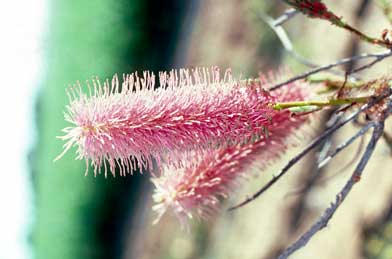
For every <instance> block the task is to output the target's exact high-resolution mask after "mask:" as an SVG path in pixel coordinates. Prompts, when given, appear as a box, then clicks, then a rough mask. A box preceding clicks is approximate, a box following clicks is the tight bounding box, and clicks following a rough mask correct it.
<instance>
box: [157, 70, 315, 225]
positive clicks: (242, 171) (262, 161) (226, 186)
mask: <svg viewBox="0 0 392 259" xmlns="http://www.w3.org/2000/svg"><path fill="white" fill-rule="evenodd" d="M260 81H261V82H264V84H267V83H268V81H269V80H268V79H267V78H266V77H262V78H260ZM272 94H273V95H274V98H276V100H279V101H282V102H285V101H294V100H303V99H304V97H305V96H308V93H307V92H306V91H305V89H304V88H303V85H301V84H299V83H292V84H289V85H287V86H285V87H282V88H281V89H279V90H277V91H275V92H273V93H272ZM306 120H307V118H306V117H293V116H292V114H291V113H290V112H289V111H287V110H286V111H276V112H275V113H274V114H272V115H271V125H270V126H269V127H268V133H267V132H266V134H264V135H261V136H260V138H258V139H256V140H250V141H249V143H248V144H237V145H233V146H229V147H226V148H219V149H217V150H211V149H210V150H208V151H207V152H205V153H204V154H203V155H199V156H196V158H194V159H193V160H189V162H188V164H187V165H185V167H184V168H173V167H171V166H166V167H165V168H164V170H163V172H162V174H161V175H160V176H159V177H155V178H153V179H152V181H153V183H154V185H155V187H156V189H155V192H154V195H153V198H154V201H155V202H156V205H154V207H153V209H154V210H155V211H156V212H157V213H158V217H157V219H156V221H155V223H156V222H158V221H159V219H160V218H161V217H162V215H163V214H164V213H165V212H166V211H167V210H169V209H171V210H173V211H174V213H175V214H176V215H177V216H178V218H179V219H180V221H181V222H183V223H184V222H186V219H187V218H192V217H193V215H196V216H198V217H201V218H208V217H209V216H211V215H213V214H215V213H216V212H217V211H218V210H219V208H220V200H221V199H226V198H227V197H228V196H229V195H230V194H231V193H232V192H233V191H234V190H236V189H238V186H239V184H240V182H241V179H243V178H244V177H245V178H246V177H248V176H249V174H247V171H249V170H248V169H250V168H251V167H256V168H257V169H259V170H263V169H264V168H265V167H267V166H268V165H269V164H271V163H272V162H273V161H275V160H276V159H277V158H279V156H280V155H281V154H283V153H284V151H285V150H286V149H287V146H288V145H293V144H296V142H299V141H298V140H299V138H298V134H296V132H295V131H296V130H297V129H298V128H300V127H301V126H302V125H303V124H304V122H305V121H306ZM190 159H191V158H190Z"/></svg>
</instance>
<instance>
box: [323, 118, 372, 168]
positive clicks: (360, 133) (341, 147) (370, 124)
mask: <svg viewBox="0 0 392 259" xmlns="http://www.w3.org/2000/svg"><path fill="white" fill-rule="evenodd" d="M371 127H373V124H372V123H368V124H366V126H364V127H363V128H361V129H360V130H359V131H358V132H357V133H356V134H355V135H354V136H352V137H351V138H349V139H348V140H346V141H345V142H343V143H342V144H340V145H339V146H338V147H337V148H336V149H335V150H334V151H333V152H332V153H330V154H329V155H328V156H326V157H325V158H324V159H323V161H321V162H320V163H319V164H318V168H319V169H320V168H322V167H324V166H325V165H326V164H327V163H328V162H329V161H330V160H331V159H332V158H334V157H335V156H336V155H337V154H339V153H340V152H341V151H342V150H343V149H345V148H346V147H348V146H349V145H351V144H352V143H353V142H354V141H355V140H356V139H357V138H359V137H361V136H363V135H364V134H365V133H366V132H367V131H368V130H369V129H370V128H371Z"/></svg>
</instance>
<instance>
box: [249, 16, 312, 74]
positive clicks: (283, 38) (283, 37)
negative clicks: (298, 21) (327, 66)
mask: <svg viewBox="0 0 392 259" xmlns="http://www.w3.org/2000/svg"><path fill="white" fill-rule="evenodd" d="M256 15H257V16H258V17H259V18H260V20H262V21H263V22H265V23H266V24H267V25H268V26H269V27H270V28H271V29H272V30H273V31H274V32H275V34H276V36H277V37H278V38H279V40H280V42H281V43H282V45H283V48H284V49H285V50H286V51H287V53H289V54H290V55H291V56H292V57H293V58H294V59H296V60H297V61H298V62H299V63H301V64H304V65H305V66H308V67H310V68H315V67H318V66H319V65H317V64H314V63H312V62H311V61H309V60H307V59H306V58H305V57H303V56H302V55H300V54H298V53H297V52H296V51H295V50H294V46H293V43H292V42H291V40H290V38H289V36H288V35H287V33H286V31H285V30H284V29H283V27H282V26H280V25H277V24H279V23H277V22H276V21H277V20H274V19H273V18H272V17H270V16H269V15H267V14H265V13H262V12H257V14H256ZM278 19H279V18H278Z"/></svg>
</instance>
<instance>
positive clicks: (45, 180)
mask: <svg viewBox="0 0 392 259" xmlns="http://www.w3.org/2000/svg"><path fill="white" fill-rule="evenodd" d="M325 2H326V3H327V4H328V5H329V6H330V7H331V9H332V10H333V11H335V12H336V13H337V14H340V15H343V16H344V17H345V18H346V19H347V20H348V21H350V23H351V24H354V25H355V26H356V27H359V28H361V30H364V31H366V32H367V33H369V34H371V35H380V33H381V31H382V30H383V29H385V28H390V23H389V21H388V19H387V18H386V17H385V15H384V14H383V9H382V8H380V5H378V4H377V3H381V2H383V3H386V4H388V1H384V0H380V1H368V0H346V1H338V0H329V1H325ZM389 4H390V3H389ZM3 6H4V8H1V9H2V10H1V11H0V21H1V22H0V28H1V32H2V34H3V36H4V37H3V40H2V41H1V43H0V44H1V46H2V47H1V48H0V57H1V59H0V66H1V68H2V71H3V73H2V75H3V78H2V82H3V87H2V97H3V98H2V100H1V102H0V106H1V108H0V112H1V118H2V123H1V127H0V137H1V143H2V144H3V149H2V152H3V154H2V155H1V159H2V172H3V173H2V175H3V177H2V181H0V202H1V205H2V209H1V213H0V229H1V231H0V258H4V259H8V258H11V259H14V258H15V259H17V258H38V259H41V258H44V259H53V258H56V259H57V258H59V259H62V258H64V259H68V258H69V259H71V258H138V259H150V258H151V259H152V258H167V259H169V258H173V259H198V258H200V259H201V258H203V259H226V258H227V259H229V258H244V259H268V258H274V256H276V255H277V254H278V253H279V251H281V250H282V249H284V248H285V247H287V246H288V245H289V244H291V243H292V242H293V241H294V240H295V239H296V238H297V237H298V236H299V235H300V234H301V233H303V232H304V230H305V229H306V228H308V227H309V226H310V224H311V223H312V222H313V221H314V220H316V219H317V217H318V216H319V215H320V214H321V213H322V211H323V210H324V209H325V208H326V207H327V206H328V205H329V203H330V202H331V201H332V200H334V195H335V193H336V192H337V191H338V190H339V189H340V188H341V186H342V185H343V184H344V182H345V181H346V179H347V178H348V177H349V174H351V171H352V168H353V164H352V163H350V161H352V160H353V156H354V155H355V154H356V150H357V149H359V143H356V144H354V145H353V146H352V147H350V148H349V149H347V150H346V151H345V152H343V153H342V154H341V155H340V156H339V157H337V158H336V159H335V160H334V162H333V163H332V164H331V165H330V166H328V167H326V168H323V170H317V169H316V161H315V160H316V159H315V155H316V153H317V152H315V153H314V154H311V155H309V156H308V157H307V158H306V159H305V161H303V163H301V164H299V165H297V166H296V167H295V168H293V169H292V172H291V174H289V175H288V176H287V177H285V178H284V179H283V180H282V181H280V182H278V183H277V184H276V185H275V186H274V187H273V188H271V189H270V190H269V191H268V192H267V193H265V194H264V195H263V196H262V197H260V198H259V199H257V200H256V201H254V202H252V203H251V204H249V205H248V206H245V207H243V208H241V209H239V210H237V211H234V212H230V213H229V212H226V211H222V213H221V214H220V215H217V217H216V218H213V219H211V220H209V221H208V222H203V221H199V220H194V221H192V222H191V226H190V230H189V231H184V230H183V229H181V227H180V226H179V223H178V220H177V219H176V217H175V216H174V215H171V214H170V213H169V214H167V215H165V216H164V217H163V218H162V220H161V221H160V222H159V223H158V224H157V225H154V226H153V225H152V221H153V219H154V217H155V216H156V215H154V213H153V212H152V210H151V205H152V201H151V191H152V190H151V188H152V185H151V183H150V182H149V180H148V173H145V174H143V175H141V174H138V173H135V174H134V175H133V176H130V175H129V176H127V177H121V178H120V177H116V178H113V177H108V178H107V179H105V178H104V176H103V175H99V176H98V177H96V178H94V176H93V174H90V175H88V176H86V177H85V176H84V169H85V168H84V167H85V165H84V162H80V161H75V160H74V158H75V155H74V152H73V151H71V152H68V154H67V155H65V156H64V157H63V158H62V159H61V160H60V161H58V162H56V163H53V162H52V161H53V159H54V158H55V157H56V156H57V155H58V154H59V153H61V151H62V144H63V143H62V142H61V141H60V140H58V139H56V138H55V137H56V136H58V135H61V129H62V128H64V127H65V126H66V125H67V124H66V123H65V121H64V119H63V111H64V109H65V108H64V107H65V105H66V103H67V98H66V94H65V88H66V87H67V86H68V85H69V84H73V83H75V82H76V80H80V81H82V82H84V81H85V80H89V79H91V77H92V76H99V77H100V78H102V79H104V78H108V77H109V78H110V77H111V76H112V75H113V74H115V73H118V74H122V73H127V72H133V71H142V70H147V69H148V70H152V71H159V70H167V69H171V68H179V67H195V66H212V65H218V66H220V67H221V68H222V69H225V68H229V67H231V68H232V70H233V72H234V74H235V75H240V74H242V76H243V77H248V76H249V77H257V75H258V73H259V72H263V73H267V72H269V71H271V70H275V69H277V68H279V67H281V66H282V65H284V66H288V67H289V68H290V69H292V70H293V71H294V72H300V71H304V70H305V69H306V67H304V66H303V65H300V64H298V62H297V61H295V60H294V59H292V58H291V57H290V56H289V55H287V53H286V52H285V51H284V49H283V47H282V45H281V43H280V41H279V40H278V38H277V37H276V35H275V34H274V33H273V31H271V29H270V28H269V27H268V26H267V25H266V24H265V23H264V22H263V21H261V20H260V19H259V16H258V14H259V13H260V12H263V13H268V14H269V15H271V16H274V17H277V16H279V15H280V14H281V13H282V12H283V11H284V10H285V9H286V8H287V6H286V5H284V4H282V3H281V1H272V0H258V1H256V0H241V1H240V0H230V1H227V0H200V1H197V0H189V1H181V0H168V1H151V0H116V1H113V0H112V1H110V0H93V1H80V0H79V1H76V0H35V1H27V0H15V1H8V2H7V3H4V4H3ZM391 10H392V9H391ZM284 27H285V29H286V30H287V32H288V34H289V36H290V37H291V39H292V40H293V43H294V45H295V48H296V50H297V51H298V52H299V53H301V54H302V55H304V56H305V57H307V58H308V59H310V60H312V61H314V62H315V63H318V64H326V63H330V62H333V61H335V60H337V59H340V58H342V57H346V56H351V55H353V54H357V53H361V52H372V51H373V52H374V51H378V50H377V48H374V47H369V46H367V45H364V44H359V43H358V42H357V41H356V39H355V38H354V37H352V36H350V35H348V34H347V33H346V32H344V31H342V30H339V29H337V28H335V27H332V26H330V25H329V24H328V23H327V22H323V21H316V20H309V19H306V18H305V17H303V16H302V15H297V16H296V17H295V18H293V19H292V20H290V21H289V22H287V24H285V26H284ZM390 65H391V63H390V62H388V61H384V62H381V63H379V64H378V65H376V66H374V67H373V68H372V69H370V70H367V71H366V72H364V74H363V75H364V76H365V77H367V78H369V79H371V78H375V77H377V76H380V75H384V74H388V73H390ZM328 116H329V114H324V115H322V116H320V120H317V123H314V124H313V125H311V128H312V130H310V132H313V134H314V135H315V134H316V133H317V132H318V131H319V130H322V129H323V128H324V127H325V122H326V121H327V119H328ZM389 125H390V124H389ZM389 128H390V126H389ZM354 129H355V127H354V126H347V127H346V128H345V129H344V130H342V131H340V132H339V134H337V135H336V136H335V137H334V139H333V141H332V145H336V144H338V143H340V142H341V141H342V140H343V139H345V138H346V137H348V136H350V134H352V132H353V130H354ZM309 140H310V139H309ZM304 145H306V140H304V141H303V144H302V145H301V146H304ZM301 146H300V147H298V148H297V149H295V150H291V151H290V152H289V153H287V154H286V155H285V156H284V157H283V158H282V161H285V160H287V159H288V158H289V157H290V155H293V154H294V153H295V152H297V151H298V150H299V149H300V148H301ZM281 165H282V163H277V164H275V165H273V166H271V167H270V168H269V169H268V170H267V171H265V172H256V173H257V177H255V178H254V179H252V180H251V181H249V182H248V183H246V184H245V185H244V188H243V189H241V190H238V191H237V193H236V195H235V196H234V197H233V198H232V200H229V201H227V202H226V203H227V204H226V205H225V207H229V206H230V205H233V204H235V203H237V202H238V201H240V200H242V199H243V198H244V197H245V196H246V195H248V194H251V193H253V192H255V191H256V190H257V189H258V188H259V187H260V186H261V185H262V184H263V183H265V182H266V181H267V180H268V179H270V177H271V176H272V175H273V174H274V172H276V171H277V170H278V169H279V168H280V167H281ZM347 165H348V166H347ZM391 171H392V162H391V150H390V149H389V147H388V146H387V145H386V144H385V143H384V142H383V141H380V142H379V146H378V147H377V150H376V153H375V156H374V157H373V159H372V160H371V162H370V163H369V165H368V167H367V170H366V173H365V175H364V177H363V179H362V180H361V182H360V184H358V185H357V186H355V189H354V190H353V192H352V193H351V194H350V195H349V197H348V199H347V200H346V201H345V203H344V205H343V206H342V207H341V208H340V210H339V211H338V212H337V213H336V215H335V217H334V218H333V219H332V220H331V222H330V224H329V225H328V227H327V228H326V229H324V230H322V231H321V232H320V233H318V234H317V235H316V236H315V237H314V238H313V239H312V240H311V242H310V243H309V244H308V245H307V246H306V247H305V248H303V249H302V250H300V251H299V252H297V253H295V254H294V255H293V256H292V258H315V256H316V257H317V258H325V259H327V258H328V259H330V258H353V259H357V258H388V259H391V258H392V206H391V198H392V192H391V190H392V188H391V187H392V177H391V175H390V173H391Z"/></svg>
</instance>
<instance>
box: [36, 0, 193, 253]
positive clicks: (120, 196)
mask: <svg viewBox="0 0 392 259" xmlns="http://www.w3.org/2000/svg"><path fill="white" fill-rule="evenodd" d="M188 4H189V2H186V1H180V0H178V1H175V0H173V1H164V2H162V3H157V2H156V1H142V0H133V1H124V0H120V1H110V0H95V1H76V0H53V1H51V2H50V10H49V11H50V13H49V15H50V19H49V21H50V23H49V31H48V33H47V41H46V44H47V46H46V49H47V52H46V62H45V63H46V71H45V74H46V78H44V81H43V85H42V88H41V94H40V97H39V100H38V104H37V126H38V131H39V134H38V141H37V145H36V148H35V150H34V152H33V155H32V168H33V169H32V170H33V181H34V187H35V194H36V195H35V206H36V207H35V225H34V227H33V233H32V243H33V250H34V254H35V258H40V259H41V258H48V259H52V258H119V257H121V255H122V253H123V251H122V250H123V246H124V242H125V240H124V239H125V238H124V237H125V236H126V235H127V232H128V231H129V230H127V228H126V226H129V221H130V220H131V215H132V209H133V208H135V204H136V203H137V202H138V200H139V198H140V195H139V192H140V189H141V187H142V184H143V181H146V180H145V179H147V177H142V176H140V174H139V173H138V172H135V173H134V176H133V177H131V176H128V177H116V178H113V177H112V176H111V175H109V177H108V178H107V179H104V176H103V175H99V176H98V177H97V178H94V176H93V174H92V173H91V172H92V171H91V170H90V174H89V175H88V176H87V177H84V175H83V173H84V171H85V164H84V162H79V161H74V157H75V154H74V150H71V151H70V152H68V154H67V155H65V156H64V157H63V158H62V159H61V160H60V161H58V162H56V163H53V162H52V160H53V159H54V158H55V157H56V156H57V155H58V154H59V153H60V152H61V145H62V144H63V143H61V141H58V140H56V139H55V136H58V135H61V129H62V128H64V127H65V126H67V125H66V122H65V121H64V118H63V113H62V112H63V110H64V107H65V105H66V103H67V102H68V100H67V99H66V94H65V88H66V86H67V85H68V84H73V83H75V81H76V80H81V81H82V82H83V81H84V80H86V79H90V78H91V76H95V75H97V76H99V77H100V78H101V79H105V78H108V77H111V76H112V75H113V74H114V73H119V74H120V75H121V74H122V73H125V72H133V71H134V70H136V69H138V70H141V69H146V68H148V69H149V70H157V69H165V68H167V67H169V66H171V63H172V60H173V55H174V50H175V47H176V42H177V37H178V33H179V29H180V28H181V24H182V20H183V19H184V15H185V13H186V10H187V9H186V7H187V5H188Z"/></svg>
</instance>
